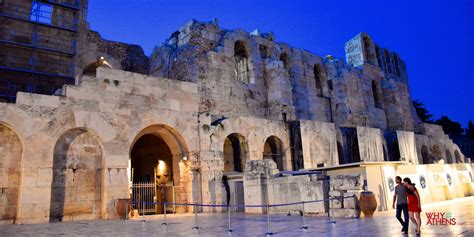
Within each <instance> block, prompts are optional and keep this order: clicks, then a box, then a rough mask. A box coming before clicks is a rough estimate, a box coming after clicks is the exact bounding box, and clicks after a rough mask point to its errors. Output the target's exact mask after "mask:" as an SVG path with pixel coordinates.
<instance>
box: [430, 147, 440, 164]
mask: <svg viewBox="0 0 474 237" xmlns="http://www.w3.org/2000/svg"><path fill="white" fill-rule="evenodd" d="M431 153H432V154H433V157H432V162H431V163H438V162H439V161H440V160H442V159H443V152H442V150H441V148H440V147H439V146H438V145H434V146H433V147H432V148H431Z"/></svg>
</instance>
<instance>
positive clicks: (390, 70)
mask: <svg viewBox="0 0 474 237" xmlns="http://www.w3.org/2000/svg"><path fill="white" fill-rule="evenodd" d="M385 63H386V64H387V70H388V73H390V74H392V73H393V70H392V60H391V59H390V53H389V52H388V50H385Z"/></svg>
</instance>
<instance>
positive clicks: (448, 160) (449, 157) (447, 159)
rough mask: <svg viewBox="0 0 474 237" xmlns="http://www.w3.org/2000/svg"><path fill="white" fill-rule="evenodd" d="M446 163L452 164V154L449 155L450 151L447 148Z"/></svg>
mask: <svg viewBox="0 0 474 237" xmlns="http://www.w3.org/2000/svg"><path fill="white" fill-rule="evenodd" d="M445 152H446V163H448V164H452V163H454V162H453V156H452V155H451V151H449V150H448V149H446V151H445Z"/></svg>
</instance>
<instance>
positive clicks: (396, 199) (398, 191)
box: [392, 176, 410, 234]
mask: <svg viewBox="0 0 474 237" xmlns="http://www.w3.org/2000/svg"><path fill="white" fill-rule="evenodd" d="M395 182H396V183H397V186H395V194H393V203H392V208H393V209H395V203H396V205H397V206H396V209H397V214H396V217H397V219H398V221H400V224H402V232H403V233H405V234H408V224H409V223H410V221H409V220H408V218H409V217H408V201H407V191H406V187H405V185H403V184H402V178H401V177H400V176H397V177H395ZM402 211H403V216H404V219H402Z"/></svg>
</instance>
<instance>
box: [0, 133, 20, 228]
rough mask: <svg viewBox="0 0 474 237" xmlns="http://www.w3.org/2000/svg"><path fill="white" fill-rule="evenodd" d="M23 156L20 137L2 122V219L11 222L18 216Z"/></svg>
mask: <svg viewBox="0 0 474 237" xmlns="http://www.w3.org/2000/svg"><path fill="white" fill-rule="evenodd" d="M21 156H22V146H21V142H20V138H19V137H18V136H17V135H16V133H15V132H14V131H13V130H12V129H10V128H9V127H7V126H5V125H3V124H0V174H3V175H0V192H1V193H0V220H2V221H8V222H11V223H14V222H15V219H16V217H17V211H16V210H17V207H18V193H19V191H20V190H19V185H20V179H21V176H20V168H21V167H20V161H21Z"/></svg>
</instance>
